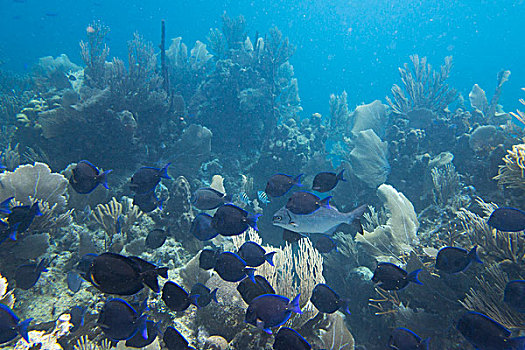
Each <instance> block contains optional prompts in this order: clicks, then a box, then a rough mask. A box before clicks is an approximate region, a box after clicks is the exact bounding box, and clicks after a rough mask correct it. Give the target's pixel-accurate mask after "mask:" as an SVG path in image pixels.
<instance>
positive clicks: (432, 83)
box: [386, 55, 457, 116]
mask: <svg viewBox="0 0 525 350" xmlns="http://www.w3.org/2000/svg"><path fill="white" fill-rule="evenodd" d="M410 61H411V63H412V66H409V64H408V63H405V65H404V68H399V74H400V75H401V80H402V82H403V88H401V87H400V86H399V85H397V84H395V85H394V86H393V87H392V95H393V97H392V99H390V98H389V97H387V98H386V99H387V101H388V103H389V104H390V107H392V110H393V112H394V113H396V114H398V115H404V116H406V115H407V114H408V113H409V112H411V111H413V110H416V109H428V110H430V111H432V112H434V113H437V114H441V113H443V112H444V110H445V108H446V107H447V106H448V105H449V104H450V103H452V101H454V99H455V98H456V96H457V92H456V90H454V89H451V88H449V86H448V84H447V83H446V80H447V78H448V76H449V74H450V70H451V69H452V57H451V56H447V57H445V63H444V64H443V65H442V66H441V68H440V70H439V71H435V70H433V69H432V66H431V65H430V64H427V58H426V57H422V58H419V56H418V55H412V56H410Z"/></svg>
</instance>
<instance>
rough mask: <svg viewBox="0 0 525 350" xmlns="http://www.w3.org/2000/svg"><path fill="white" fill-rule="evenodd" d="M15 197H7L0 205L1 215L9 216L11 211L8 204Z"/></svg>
mask: <svg viewBox="0 0 525 350" xmlns="http://www.w3.org/2000/svg"><path fill="white" fill-rule="evenodd" d="M13 198H15V197H9V198H7V199H6V200H5V201H3V202H2V203H0V213H3V214H11V209H9V203H11V200H12V199H13Z"/></svg>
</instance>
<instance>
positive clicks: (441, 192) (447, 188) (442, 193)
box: [430, 163, 460, 206]
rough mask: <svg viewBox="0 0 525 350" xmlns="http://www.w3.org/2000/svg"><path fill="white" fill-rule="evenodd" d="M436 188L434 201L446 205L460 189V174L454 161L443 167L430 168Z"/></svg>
mask: <svg viewBox="0 0 525 350" xmlns="http://www.w3.org/2000/svg"><path fill="white" fill-rule="evenodd" d="M430 174H431V175H432V183H433V184H434V189H433V191H432V193H433V194H434V201H435V202H436V203H437V204H439V205H441V206H445V205H446V204H447V203H448V202H449V201H452V200H453V199H454V198H455V196H456V195H457V193H458V191H459V188H460V187H459V185H460V183H459V175H458V173H457V172H456V168H455V167H454V165H453V164H452V163H447V164H445V165H444V166H442V167H434V168H432V169H431V170H430Z"/></svg>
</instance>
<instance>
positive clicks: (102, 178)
mask: <svg viewBox="0 0 525 350" xmlns="http://www.w3.org/2000/svg"><path fill="white" fill-rule="evenodd" d="M112 171H113V170H112V169H109V170H106V171H104V172H103V173H102V174H99V175H98V176H97V179H98V182H100V183H101V184H102V186H104V187H105V188H106V189H107V190H109V186H108V174H109V173H110V172H112Z"/></svg>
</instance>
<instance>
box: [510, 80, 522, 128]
mask: <svg viewBox="0 0 525 350" xmlns="http://www.w3.org/2000/svg"><path fill="white" fill-rule="evenodd" d="M521 89H522V90H523V91H525V88H521ZM520 103H521V104H522V105H524V106H525V100H524V99H522V98H520ZM510 115H511V116H512V117H514V119H516V120H517V121H518V122H520V123H521V124H522V125H523V126H525V112H522V111H520V110H519V109H517V110H516V112H510Z"/></svg>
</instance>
